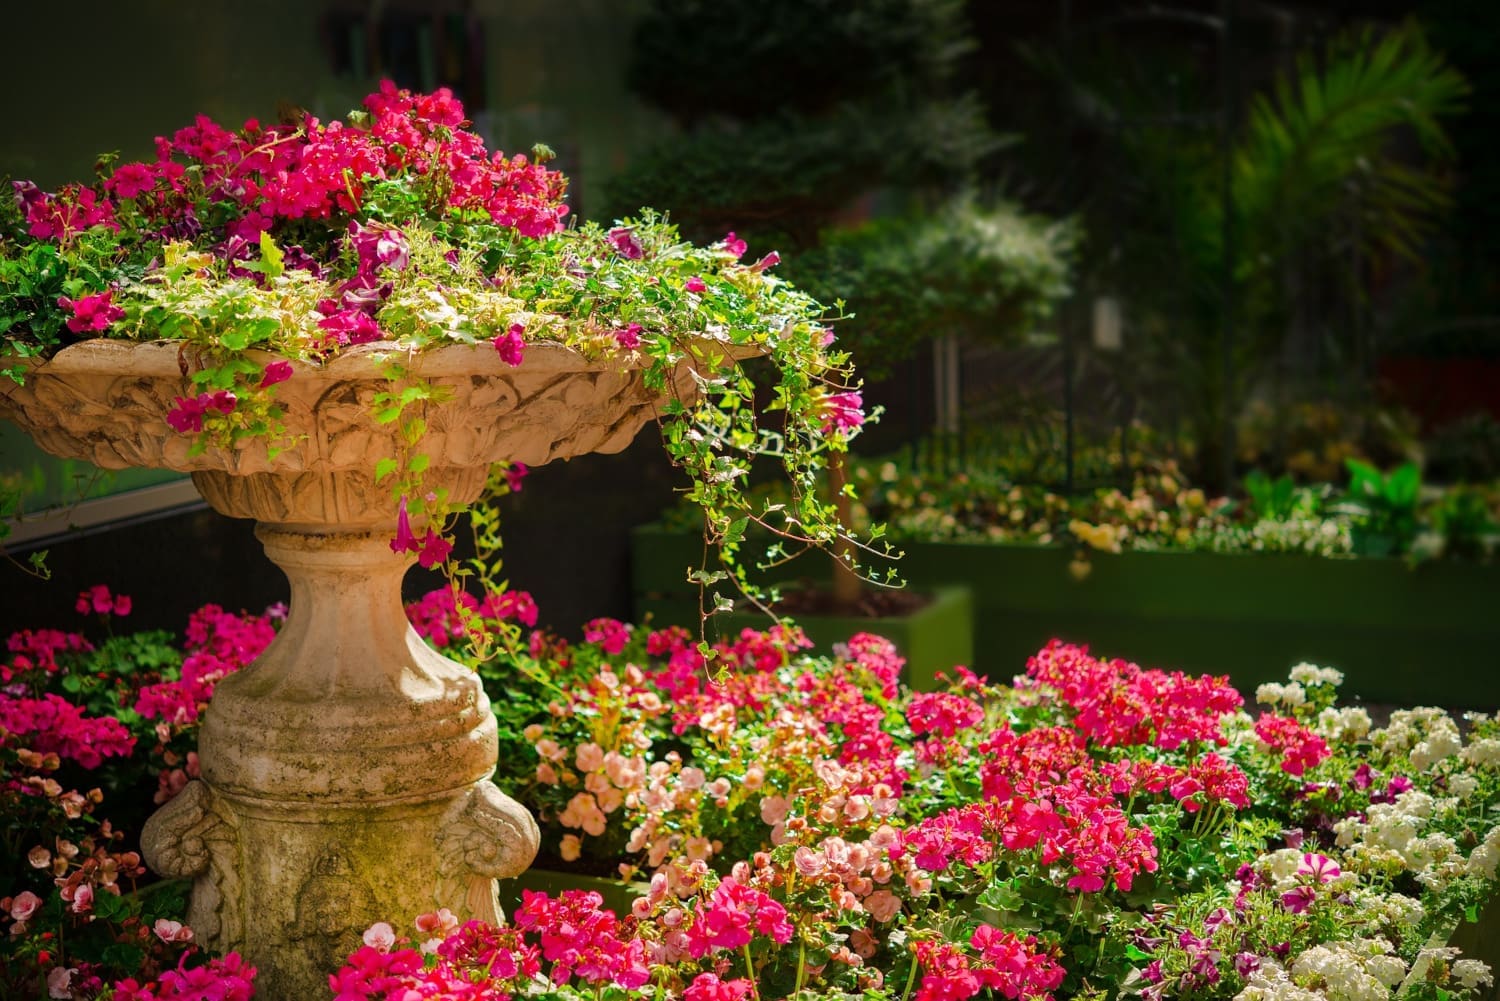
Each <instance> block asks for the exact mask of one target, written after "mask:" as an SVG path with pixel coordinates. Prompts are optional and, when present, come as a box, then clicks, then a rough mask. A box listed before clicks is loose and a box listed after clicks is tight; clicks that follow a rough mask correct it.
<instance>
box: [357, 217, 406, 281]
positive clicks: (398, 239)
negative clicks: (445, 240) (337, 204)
mask: <svg viewBox="0 0 1500 1001" xmlns="http://www.w3.org/2000/svg"><path fill="white" fill-rule="evenodd" d="M349 244H350V246H352V247H353V248H354V252H355V253H356V254H358V255H359V270H360V273H361V274H369V273H373V272H375V271H379V270H382V269H384V268H390V269H391V270H393V271H404V270H405V269H406V266H407V265H408V264H410V263H411V251H410V250H409V249H408V248H407V245H406V237H405V236H404V235H403V234H402V232H401V231H400V230H399V229H396V228H395V227H393V226H383V225H379V224H372V225H370V226H368V227H366V226H361V225H360V224H359V223H357V222H351V223H350V224H349Z"/></svg>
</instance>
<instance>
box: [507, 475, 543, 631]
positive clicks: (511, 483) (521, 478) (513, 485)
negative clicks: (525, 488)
mask: <svg viewBox="0 0 1500 1001" xmlns="http://www.w3.org/2000/svg"><path fill="white" fill-rule="evenodd" d="M529 472H531V467H530V466H528V465H526V463H524V462H512V463H511V464H510V468H509V469H507V470H506V471H505V486H506V488H507V489H508V490H510V492H511V493H513V494H518V493H520V492H521V484H522V483H524V482H525V480H526V474H527V473H529ZM530 625H533V626H534V625H536V623H535V622H532V623H530Z"/></svg>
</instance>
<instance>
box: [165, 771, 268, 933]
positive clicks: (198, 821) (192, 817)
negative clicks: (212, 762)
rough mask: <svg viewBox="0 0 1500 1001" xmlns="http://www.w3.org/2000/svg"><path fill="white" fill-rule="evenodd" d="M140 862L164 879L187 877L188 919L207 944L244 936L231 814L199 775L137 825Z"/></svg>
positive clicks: (236, 846) (234, 833)
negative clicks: (143, 823)
mask: <svg viewBox="0 0 1500 1001" xmlns="http://www.w3.org/2000/svg"><path fill="white" fill-rule="evenodd" d="M141 849H142V851H143V853H144V854H145V856H146V864H147V865H149V866H150V867H151V868H152V869H153V870H154V871H155V872H157V873H158V874H160V875H162V876H165V877H167V878H168V879H191V880H192V881H193V892H192V895H191V902H190V903H189V904H188V915H187V917H188V925H189V927H191V928H192V929H193V931H194V933H195V935H196V937H197V940H198V941H199V942H200V943H203V944H204V945H206V946H207V947H208V948H210V949H217V950H222V949H226V948H232V947H234V946H235V945H237V944H238V943H239V942H241V941H242V940H243V939H244V929H243V928H242V927H241V926H240V920H241V918H242V916H243V907H242V906H241V904H242V900H241V895H242V887H241V886H240V880H239V875H238V856H239V835H238V832H237V830H236V828H235V825H234V822H233V818H232V814H230V813H229V811H228V809H227V808H226V807H225V806H224V804H223V803H222V802H220V801H218V798H217V797H215V796H214V794H213V792H212V790H210V789H209V788H208V786H207V785H205V784H204V783H203V782H202V781H201V780H194V781H192V782H189V783H188V784H187V785H186V786H184V787H183V789H182V791H181V792H179V793H178V794H177V795H176V796H174V797H173V798H172V799H171V800H169V801H168V802H167V804H166V805H165V806H163V807H162V808H161V809H159V810H157V811H156V813H154V814H152V815H151V818H150V819H149V820H147V821H146V826H145V828H144V829H143V830H142V831H141Z"/></svg>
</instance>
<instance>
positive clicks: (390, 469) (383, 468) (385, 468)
mask: <svg viewBox="0 0 1500 1001" xmlns="http://www.w3.org/2000/svg"><path fill="white" fill-rule="evenodd" d="M398 465H399V463H397V462H396V460H395V459H381V460H380V461H378V462H376V463H375V482H376V483H379V482H380V481H381V480H383V479H385V478H386V477H387V476H390V475H391V474H392V473H394V472H395V471H396V468H397V466H398Z"/></svg>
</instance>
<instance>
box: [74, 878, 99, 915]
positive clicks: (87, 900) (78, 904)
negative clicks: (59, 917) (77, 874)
mask: <svg viewBox="0 0 1500 1001" xmlns="http://www.w3.org/2000/svg"><path fill="white" fill-rule="evenodd" d="M93 909H94V885H93V884H92V883H79V884H78V887H77V889H75V890H74V891H73V900H72V903H71V904H70V905H69V907H68V910H70V911H72V912H73V913H74V914H87V913H88V912H89V911H91V910H93Z"/></svg>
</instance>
